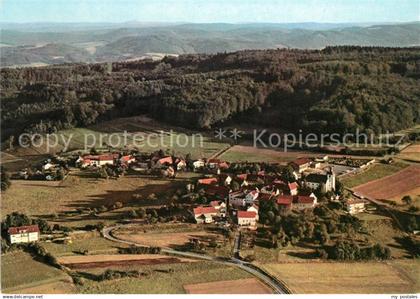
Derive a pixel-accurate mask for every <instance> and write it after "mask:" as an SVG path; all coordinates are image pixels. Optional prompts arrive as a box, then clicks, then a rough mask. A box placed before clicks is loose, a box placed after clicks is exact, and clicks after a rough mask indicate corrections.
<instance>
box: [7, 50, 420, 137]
mask: <svg viewBox="0 0 420 299" xmlns="http://www.w3.org/2000/svg"><path fill="white" fill-rule="evenodd" d="M0 73H1V86H0V88H1V98H2V101H1V109H2V115H1V121H2V141H4V140H6V139H7V138H10V137H11V136H15V137H16V136H17V135H18V134H20V133H22V132H54V131H57V130H60V129H63V128H70V127H74V126H81V127H83V126H87V125H90V124H93V123H96V122H100V121H101V120H109V119H112V118H116V117H121V116H133V115H140V114H148V115H150V116H152V117H153V118H155V119H158V120H161V121H164V122H167V123H170V124H175V125H178V126H183V127H189V128H197V129H199V128H200V129H208V128H211V127H212V126H216V125H220V124H221V123H223V122H226V121H229V122H237V123H240V122H247V123H254V124H258V125H263V126H269V127H271V128H279V129H288V130H291V131H297V130H299V129H302V130H303V131H307V132H309V131H311V132H318V133H320V132H337V133H346V132H352V131H354V130H355V129H357V128H359V129H360V130H361V131H365V132H381V131H382V132H383V131H386V130H389V131H396V130H399V129H403V128H407V127H410V126H413V125H414V124H416V123H418V122H419V120H420V119H419V115H420V84H419V79H420V48H378V47H353V46H348V47H327V48H325V49H324V50H287V49H281V50H258V51H256V50H253V51H251V50H249V51H240V52H235V53H219V54H214V55H205V54H194V55H181V56H179V57H177V58H176V57H165V58H164V59H163V60H161V61H155V62H153V61H151V60H140V61H132V62H115V63H102V64H66V65H58V66H49V67H40V68H21V69H7V68H6V69H1V70H0Z"/></svg>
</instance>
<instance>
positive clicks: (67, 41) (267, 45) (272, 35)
mask: <svg viewBox="0 0 420 299" xmlns="http://www.w3.org/2000/svg"><path fill="white" fill-rule="evenodd" d="M51 26H52V25H48V24H44V25H43V26H41V25H38V26H35V27H34V28H27V27H25V26H24V25H21V26H17V25H16V26H15V27H14V26H11V25H10V24H9V25H8V26H5V25H4V24H3V26H2V28H3V29H2V30H1V44H2V48H1V50H2V66H12V65H26V64H28V62H30V63H46V64H56V63H63V62H88V61H97V62H101V61H108V60H109V61H119V60H127V59H135V58H138V57H142V56H144V55H145V54H146V53H167V54H187V53H217V52H231V51H238V50H244V49H273V48H284V47H286V48H298V49H322V48H324V47H326V46H337V45H359V46H386V47H407V46H418V45H420V22H414V23H402V24H385V25H380V24H379V25H378V24H374V25H372V24H367V25H366V24H319V23H296V24H270V23H268V24H225V23H217V24H172V25H168V24H161V25H159V26H158V25H156V24H152V25H148V26H146V25H144V24H141V23H124V24H120V26H125V27H121V28H118V27H117V26H118V25H116V24H108V23H104V24H102V25H101V24H97V25H96V26H94V25H92V24H91V25H86V26H85V27H83V24H74V25H73V26H70V25H67V26H65V25H61V26H57V29H56V30H55V31H50V32H48V31H46V30H49V29H50V30H52V27H51ZM36 28H39V29H38V30H39V31H38V32H36V31H34V30H36ZM84 28H86V29H85V30H84ZM25 30H27V31H25ZM60 30H61V31H60ZM46 44H49V46H48V47H46V48H45V47H37V50H36V51H35V50H29V48H28V46H32V47H33V46H34V45H46ZM51 44H59V45H57V46H56V47H57V50H56V51H51V49H50V48H53V46H52V45H51ZM22 46H24V47H22ZM65 47H67V48H65ZM53 56H55V57H57V56H60V57H61V56H62V57H63V58H62V59H56V58H54V57H53ZM37 59H39V60H38V61H36V60H37Z"/></svg>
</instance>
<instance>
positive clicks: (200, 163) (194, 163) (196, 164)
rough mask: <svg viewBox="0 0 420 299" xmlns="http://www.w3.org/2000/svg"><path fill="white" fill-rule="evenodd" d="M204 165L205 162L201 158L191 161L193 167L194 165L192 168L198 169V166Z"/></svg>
mask: <svg viewBox="0 0 420 299" xmlns="http://www.w3.org/2000/svg"><path fill="white" fill-rule="evenodd" d="M205 165H206V164H205V163H204V161H203V160H197V161H194V162H193V167H194V170H198V169H200V168H203V167H204V166H205Z"/></svg>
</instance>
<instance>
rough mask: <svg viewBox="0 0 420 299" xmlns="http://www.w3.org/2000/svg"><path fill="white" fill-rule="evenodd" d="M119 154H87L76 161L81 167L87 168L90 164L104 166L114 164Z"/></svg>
mask: <svg viewBox="0 0 420 299" xmlns="http://www.w3.org/2000/svg"><path fill="white" fill-rule="evenodd" d="M118 157H119V154H102V155H86V156H83V157H81V158H79V159H78V160H77V161H76V163H78V164H80V167H82V168H86V167H88V166H103V165H106V164H109V165H114V161H115V160H116V159H118Z"/></svg>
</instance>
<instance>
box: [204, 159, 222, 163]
mask: <svg viewBox="0 0 420 299" xmlns="http://www.w3.org/2000/svg"><path fill="white" fill-rule="evenodd" d="M207 163H216V164H219V163H222V160H219V159H209V160H208V161H207Z"/></svg>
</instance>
